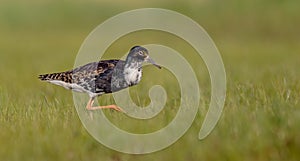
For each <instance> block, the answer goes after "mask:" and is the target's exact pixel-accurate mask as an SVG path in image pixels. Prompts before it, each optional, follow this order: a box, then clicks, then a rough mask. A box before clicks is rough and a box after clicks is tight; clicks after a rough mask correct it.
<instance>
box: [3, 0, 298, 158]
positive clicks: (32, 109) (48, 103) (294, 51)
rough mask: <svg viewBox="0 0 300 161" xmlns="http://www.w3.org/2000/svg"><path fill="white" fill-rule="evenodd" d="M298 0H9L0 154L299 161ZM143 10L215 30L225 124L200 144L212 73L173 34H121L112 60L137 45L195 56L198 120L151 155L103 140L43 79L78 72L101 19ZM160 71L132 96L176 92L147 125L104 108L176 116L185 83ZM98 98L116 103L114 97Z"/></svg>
mask: <svg viewBox="0 0 300 161" xmlns="http://www.w3.org/2000/svg"><path fill="white" fill-rule="evenodd" d="M299 6H300V2H299V1H297V0H286V1H279V0H276V1H273V0H264V1H259V0H254V1H250V0H249V1H239V0H230V1H226V2H223V1H219V0H213V1H208V0H203V1H199V2H193V1H191V0H190V1H181V0H176V1H171V0H167V1H164V2H163V3H162V2H160V1H158V0H156V1H149V2H142V1H137V0H135V1H132V2H130V3H127V2H126V3H125V1H124V2H123V1H120V2H118V1H102V2H97V1H92V0H91V1H76V2H73V1H63V2H60V1H37V2H35V1H33V0H31V1H24V2H21V1H0V160H1V161H2V160H3V161H14V160H16V161H18V160H24V161H26V160H72V161H74V160H112V161H123V160H124V161H125V160H143V161H148V160H149V161H150V160H189V161H198V160H236V161H241V160H245V161H248V160H249V161H250V160H258V161H263V160H278V161H282V160H290V161H297V160H300V153H299V151H300V138H299V136H300V126H299V122H300V103H299V98H300V70H299V67H300V66H299V60H300V38H299V35H300V30H299V27H300V12H299V10H300V7H299ZM141 7H162V8H167V9H172V10H175V11H178V12H181V13H183V14H185V15H187V16H189V17H191V18H193V19H194V20H195V21H197V22H198V23H199V24H200V25H202V26H203V27H204V28H205V29H206V30H207V32H208V33H209V34H210V36H211V37H212V39H213V40H214V41H215V43H216V45H217V46H218V48H219V50H220V52H221V55H222V58H223V60H224V64H225V68H226V73H227V98H226V105H225V107H224V111H223V114H222V116H221V119H220V121H219V123H218V125H217V126H216V128H215V129H214V131H213V132H212V133H211V135H209V136H208V137H207V138H206V139H205V140H202V141H199V140H198V139H197V136H198V131H199V129H200V127H201V123H202V121H203V118H204V116H205V112H206V110H207V106H208V104H209V98H210V89H209V87H210V84H209V78H208V75H207V71H206V69H205V66H204V65H203V64H200V65H199V64H197V62H199V61H200V62H201V58H198V57H194V56H193V50H191V49H190V47H189V46H188V45H187V44H186V43H185V42H182V41H181V40H180V39H178V38H176V37H174V36H171V35H167V34H166V33H161V32H154V31H145V32H136V33H132V34H130V35H128V36H126V37H123V38H121V39H120V40H118V41H117V42H116V43H114V44H113V45H112V46H111V47H110V48H109V49H108V50H107V52H106V54H105V55H104V58H117V57H118V56H120V55H118V53H120V54H123V53H124V52H126V51H127V50H128V48H129V47H131V46H132V45H134V44H147V43H160V44H163V45H168V46H170V47H173V48H174V49H176V50H178V51H180V52H182V53H185V54H186V55H185V57H187V58H190V60H191V59H192V60H194V61H191V65H192V66H193V68H194V70H195V71H196V72H197V73H199V75H197V77H198V79H199V80H200V82H199V85H200V87H201V90H202V92H203V93H202V94H203V97H201V102H200V104H201V106H200V109H199V113H198V114H197V118H196V120H195V121H194V123H193V125H192V127H191V128H190V129H189V130H188V132H187V133H186V134H185V135H184V136H183V137H182V138H181V139H180V140H179V141H177V142H176V143H175V144H173V145H172V146H170V147H169V148H167V149H164V150H162V151H159V152H155V153H152V154H147V155H129V154H123V153H119V152H117V151H113V150H110V149H108V148H106V147H105V146H103V145H101V144H100V143H98V142H97V141H96V140H94V139H93V138H92V137H91V136H90V135H89V133H88V132H87V131H86V130H85V129H84V127H83V125H82V124H81V122H80V119H79V117H78V115H77V113H76V109H75V108H74V105H73V100H72V93H71V92H70V91H67V90H65V89H63V88H60V87H57V86H53V85H50V84H46V83H42V82H40V81H39V80H38V79H37V75H38V74H42V73H47V72H56V71H63V70H66V69H70V68H71V67H72V66H73V64H74V60H75V57H76V54H77V52H78V50H79V47H80V45H81V43H82V42H83V41H84V39H85V37H86V36H87V35H88V34H89V33H90V32H91V31H92V30H93V29H94V28H95V27H96V26H97V25H98V24H100V23H101V22H103V21H104V20H105V19H108V18H109V17H111V16H113V15H115V14H118V13H121V12H123V11H127V10H130V9H136V8H141ZM170 40H171V41H170ZM110 53H113V54H110ZM114 54H115V55H114ZM152 69H153V68H150V67H149V68H148V67H147V68H146V69H145V72H144V79H143V81H142V82H141V84H140V85H138V86H136V87H133V88H132V89H131V93H132V95H133V99H134V100H135V101H136V102H137V104H142V105H146V104H147V103H148V102H149V98H148V96H147V93H148V92H147V91H148V89H149V87H151V86H152V85H153V84H156V83H157V82H160V83H161V84H162V85H164V87H165V89H166V91H167V92H168V101H167V105H166V107H165V110H164V111H163V112H162V113H160V114H159V116H158V117H156V118H154V120H148V121H145V122H143V121H136V120H132V119H129V120H127V119H126V117H124V116H123V114H120V113H116V112H112V111H105V114H106V115H107V116H108V117H109V119H111V121H112V122H114V123H115V124H116V125H117V126H119V127H122V128H124V129H126V130H128V131H131V132H138V133H146V132H149V131H155V130H157V129H159V128H161V127H163V126H166V125H167V124H168V123H169V122H170V121H171V120H172V118H173V117H174V116H175V114H176V111H177V109H178V108H176V101H178V100H179V97H180V96H179V95H178V93H179V91H178V90H177V87H178V84H177V83H176V81H174V79H175V78H174V77H172V75H170V77H168V79H166V78H167V77H166V74H170V73H168V72H167V71H163V72H159V71H157V70H152ZM153 75H155V76H156V77H157V78H156V79H155V80H151V78H153V77H152V76H153ZM149 80H151V81H149ZM99 101H100V102H101V103H103V104H109V103H113V99H112V97H111V96H110V95H106V96H103V97H101V99H99Z"/></svg>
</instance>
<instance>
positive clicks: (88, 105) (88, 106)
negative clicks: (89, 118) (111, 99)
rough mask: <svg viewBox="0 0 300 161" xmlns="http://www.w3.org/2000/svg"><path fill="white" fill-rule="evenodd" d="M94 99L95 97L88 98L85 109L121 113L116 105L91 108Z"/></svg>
mask: <svg viewBox="0 0 300 161" xmlns="http://www.w3.org/2000/svg"><path fill="white" fill-rule="evenodd" d="M94 99H95V97H92V98H90V100H89V101H88V103H87V105H86V109H87V110H98V109H104V108H111V109H114V110H116V111H123V110H122V109H121V108H120V107H118V106H117V105H107V106H96V107H93V104H94Z"/></svg>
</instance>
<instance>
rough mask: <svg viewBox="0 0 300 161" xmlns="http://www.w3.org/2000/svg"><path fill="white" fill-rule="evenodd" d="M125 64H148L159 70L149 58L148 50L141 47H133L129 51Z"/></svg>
mask: <svg viewBox="0 0 300 161" xmlns="http://www.w3.org/2000/svg"><path fill="white" fill-rule="evenodd" d="M126 61H127V62H132V61H134V62H139V63H143V62H148V63H151V64H153V65H154V66H156V67H157V68H159V69H161V66H159V65H158V64H156V63H155V62H154V60H153V59H151V58H150V56H149V53H148V50H147V49H146V48H144V47H141V46H134V47H132V48H131V49H130V51H129V54H128V56H127V58H126Z"/></svg>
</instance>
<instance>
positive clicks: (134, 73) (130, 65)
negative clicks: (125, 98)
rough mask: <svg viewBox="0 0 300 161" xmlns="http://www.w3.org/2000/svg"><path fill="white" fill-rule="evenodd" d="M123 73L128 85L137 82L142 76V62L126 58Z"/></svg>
mask: <svg viewBox="0 0 300 161" xmlns="http://www.w3.org/2000/svg"><path fill="white" fill-rule="evenodd" d="M123 74H124V78H125V81H126V83H127V84H128V85H129V86H132V85H136V84H138V83H139V82H140V80H141V77H142V62H138V61H134V60H130V61H129V60H126V63H125V66H124V72H123Z"/></svg>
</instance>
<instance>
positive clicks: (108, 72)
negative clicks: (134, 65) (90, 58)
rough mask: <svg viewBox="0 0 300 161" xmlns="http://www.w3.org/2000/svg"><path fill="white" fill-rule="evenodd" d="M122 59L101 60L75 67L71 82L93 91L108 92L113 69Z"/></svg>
mask: <svg viewBox="0 0 300 161" xmlns="http://www.w3.org/2000/svg"><path fill="white" fill-rule="evenodd" d="M118 63H123V61H122V60H102V61H99V62H93V63H89V64H86V65H84V66H81V67H78V68H75V69H74V70H73V71H72V83H75V84H77V85H79V86H81V87H83V88H84V89H86V90H88V91H90V92H93V93H110V92H111V89H110V88H111V79H112V75H113V72H114V69H115V67H116V65H117V64H118Z"/></svg>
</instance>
